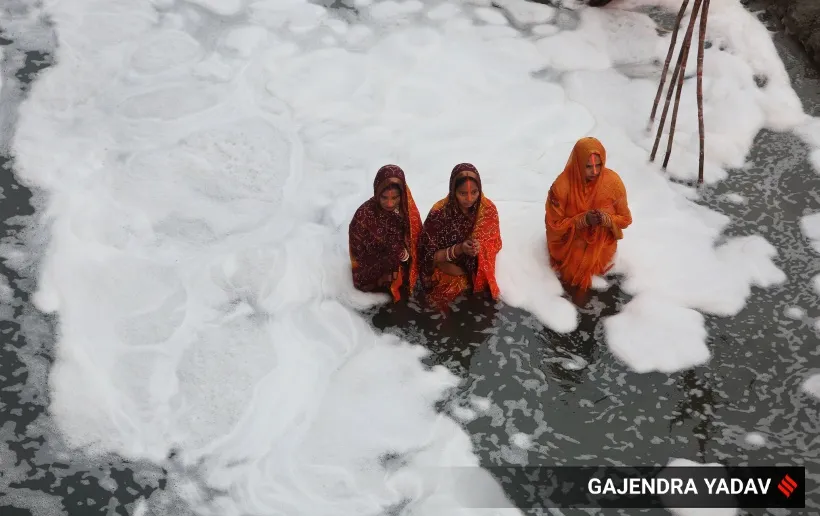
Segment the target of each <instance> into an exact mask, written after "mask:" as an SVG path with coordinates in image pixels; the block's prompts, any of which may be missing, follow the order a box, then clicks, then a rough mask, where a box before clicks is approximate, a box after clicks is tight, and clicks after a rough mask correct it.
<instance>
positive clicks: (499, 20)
mask: <svg viewBox="0 0 820 516" xmlns="http://www.w3.org/2000/svg"><path fill="white" fill-rule="evenodd" d="M474 12H475V15H476V17H477V18H478V19H479V20H481V21H483V22H484V23H489V24H490V25H506V24H507V18H506V17H505V16H504V14H502V13H501V11H499V10H498V9H494V8H488V7H479V8H477V9H476V10H475V11H474Z"/></svg>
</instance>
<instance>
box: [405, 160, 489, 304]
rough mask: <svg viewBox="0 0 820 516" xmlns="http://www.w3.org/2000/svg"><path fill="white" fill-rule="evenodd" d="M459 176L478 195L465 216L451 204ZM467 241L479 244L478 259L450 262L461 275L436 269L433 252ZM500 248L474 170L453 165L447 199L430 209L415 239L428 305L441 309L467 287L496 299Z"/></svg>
mask: <svg viewBox="0 0 820 516" xmlns="http://www.w3.org/2000/svg"><path fill="white" fill-rule="evenodd" d="M463 176H469V177H470V178H472V179H474V180H475V181H476V183H477V184H478V187H479V192H480V195H479V199H478V201H476V203H475V205H474V207H473V208H472V209H471V210H470V212H469V213H466V214H465V213H463V212H462V211H461V209H460V208H459V206H458V204H457V201H456V200H455V184H456V181H457V180H458V179H459V178H461V177H463ZM469 238H472V239H475V240H477V241H478V242H479V252H478V255H477V256H475V257H471V256H467V255H461V256H460V257H459V258H458V259H457V260H456V261H455V262H453V263H455V264H456V265H458V266H459V267H461V268H462V269H463V270H464V271H465V272H466V274H465V275H463V276H453V275H450V274H446V273H444V272H443V271H442V270H441V269H439V268H438V267H436V264H435V254H436V252H437V251H439V250H441V249H446V248H448V247H450V246H453V245H456V244H460V243H462V242H464V241H465V240H467V239H469ZM501 246H502V242H501V232H500V228H499V221H498V210H497V209H496V207H495V204H493V202H492V201H490V200H489V199H487V197H485V196H484V194H483V192H482V191H481V177H480V176H479V174H478V170H476V168H475V167H474V166H473V165H470V164H469V163H462V164H460V165H457V166H456V167H455V168H453V171H452V173H451V174H450V192H449V194H448V196H447V197H445V198H444V199H442V200H440V201H438V202H437V203H435V204H434V205H433V207H432V208H431V209H430V213H429V214H428V215H427V219H426V220H425V221H424V227H423V230H422V234H421V237H420V238H419V258H420V266H421V275H422V282H423V284H424V285H425V290H426V291H427V301H428V303H430V304H432V305H435V306H437V307H439V308H443V307H444V306H446V305H447V304H448V303H450V302H452V301H453V300H454V299H455V298H456V297H458V296H459V295H460V294H462V293H464V292H466V291H468V290H469V289H470V287H472V290H473V292H482V291H485V290H489V291H490V295H491V296H492V297H493V299H498V295H499V289H498V284H497V283H496V279H495V260H496V256H497V255H498V252H499V251H501Z"/></svg>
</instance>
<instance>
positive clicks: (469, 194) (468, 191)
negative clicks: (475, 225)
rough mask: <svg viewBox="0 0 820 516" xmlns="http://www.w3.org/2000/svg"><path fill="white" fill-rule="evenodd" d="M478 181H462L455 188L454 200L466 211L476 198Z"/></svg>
mask: <svg viewBox="0 0 820 516" xmlns="http://www.w3.org/2000/svg"><path fill="white" fill-rule="evenodd" d="M478 193H479V192H478V183H476V182H475V181H473V180H472V179H468V180H467V181H464V183H462V184H461V186H459V187H458V188H456V200H457V201H458V205H459V207H460V208H461V209H462V210H464V211H466V210H469V209H470V208H472V207H473V205H474V204H475V203H476V201H477V200H478Z"/></svg>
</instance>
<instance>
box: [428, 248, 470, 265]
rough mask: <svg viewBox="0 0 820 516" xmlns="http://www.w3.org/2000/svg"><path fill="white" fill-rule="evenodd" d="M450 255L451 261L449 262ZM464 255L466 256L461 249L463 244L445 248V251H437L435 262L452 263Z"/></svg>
mask: <svg viewBox="0 0 820 516" xmlns="http://www.w3.org/2000/svg"><path fill="white" fill-rule="evenodd" d="M448 254H449V257H450V260H448V259H447V258H448ZM462 254H464V252H463V250H462V249H461V244H456V245H453V246H450V247H445V248H444V249H439V250H438V251H436V254H435V261H436V263H450V262H451V261H452V260H454V259H456V258H459V257H460V256H461V255H462Z"/></svg>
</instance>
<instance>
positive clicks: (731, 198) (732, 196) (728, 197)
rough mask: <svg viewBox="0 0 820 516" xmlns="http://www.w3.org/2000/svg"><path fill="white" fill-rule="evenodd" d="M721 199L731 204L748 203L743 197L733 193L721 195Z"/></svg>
mask: <svg viewBox="0 0 820 516" xmlns="http://www.w3.org/2000/svg"><path fill="white" fill-rule="evenodd" d="M722 197H723V198H724V199H726V200H727V201H729V202H730V203H732V204H746V203H747V202H748V200H747V199H746V198H745V197H743V196H742V195H740V194H739V193H735V192H730V193H727V194H723V196H722Z"/></svg>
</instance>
